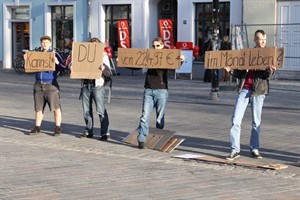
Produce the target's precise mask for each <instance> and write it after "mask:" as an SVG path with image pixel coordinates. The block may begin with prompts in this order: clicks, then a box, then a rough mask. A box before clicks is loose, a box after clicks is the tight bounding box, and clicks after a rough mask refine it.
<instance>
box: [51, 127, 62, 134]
mask: <svg viewBox="0 0 300 200" xmlns="http://www.w3.org/2000/svg"><path fill="white" fill-rule="evenodd" d="M60 134H61V128H60V126H56V127H55V130H54V134H53V136H59V135H60Z"/></svg>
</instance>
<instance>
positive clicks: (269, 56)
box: [204, 47, 284, 69]
mask: <svg viewBox="0 0 300 200" xmlns="http://www.w3.org/2000/svg"><path fill="white" fill-rule="evenodd" d="M271 65H273V66H275V67H277V68H282V67H283V65H284V48H276V47H265V48H249V49H241V50H229V51H206V52H205V63H204V66H205V68H206V69H221V68H223V67H230V68H231V69H266V68H268V67H269V66H271Z"/></svg>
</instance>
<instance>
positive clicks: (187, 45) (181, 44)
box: [176, 42, 193, 50]
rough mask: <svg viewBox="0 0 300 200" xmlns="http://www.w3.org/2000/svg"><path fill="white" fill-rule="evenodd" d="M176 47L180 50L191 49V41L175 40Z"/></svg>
mask: <svg viewBox="0 0 300 200" xmlns="http://www.w3.org/2000/svg"><path fill="white" fill-rule="evenodd" d="M176 48H177V49H182V50H193V42H177V43H176Z"/></svg>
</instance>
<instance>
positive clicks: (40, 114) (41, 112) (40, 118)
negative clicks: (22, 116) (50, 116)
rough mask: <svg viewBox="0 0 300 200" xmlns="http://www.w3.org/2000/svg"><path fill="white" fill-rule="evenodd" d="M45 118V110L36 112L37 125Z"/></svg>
mask: <svg viewBox="0 0 300 200" xmlns="http://www.w3.org/2000/svg"><path fill="white" fill-rule="evenodd" d="M43 118H44V114H43V111H37V112H35V126H41V124H42V121H43Z"/></svg>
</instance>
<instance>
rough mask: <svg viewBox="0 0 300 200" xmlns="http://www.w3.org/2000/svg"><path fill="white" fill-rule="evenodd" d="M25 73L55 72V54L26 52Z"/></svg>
mask: <svg viewBox="0 0 300 200" xmlns="http://www.w3.org/2000/svg"><path fill="white" fill-rule="evenodd" d="M25 57H26V59H25V66H24V67H25V72H26V73H29V72H45V71H55V63H54V58H55V53H54V52H38V51H27V52H26V53H25Z"/></svg>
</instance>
